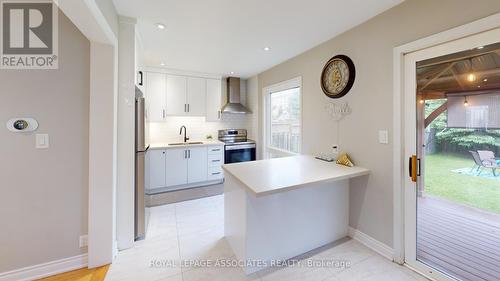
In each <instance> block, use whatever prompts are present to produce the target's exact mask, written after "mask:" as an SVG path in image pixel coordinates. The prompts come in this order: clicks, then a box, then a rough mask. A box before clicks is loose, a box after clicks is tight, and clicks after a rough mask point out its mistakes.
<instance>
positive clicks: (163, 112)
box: [162, 109, 165, 119]
mask: <svg viewBox="0 0 500 281" xmlns="http://www.w3.org/2000/svg"><path fill="white" fill-rule="evenodd" d="M162 114H163V119H165V109H163V110H162Z"/></svg>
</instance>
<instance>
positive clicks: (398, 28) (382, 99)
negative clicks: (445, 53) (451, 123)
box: [258, 0, 500, 246]
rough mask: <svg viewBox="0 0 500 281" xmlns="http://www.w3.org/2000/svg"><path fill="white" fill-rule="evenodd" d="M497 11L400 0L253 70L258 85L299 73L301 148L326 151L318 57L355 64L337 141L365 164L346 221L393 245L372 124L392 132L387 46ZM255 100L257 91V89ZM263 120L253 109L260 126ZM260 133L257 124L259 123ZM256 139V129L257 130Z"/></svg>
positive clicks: (488, 2)
mask: <svg viewBox="0 0 500 281" xmlns="http://www.w3.org/2000/svg"><path fill="white" fill-rule="evenodd" d="M498 12H500V2H499V1H496V0H479V1H466V0H440V1H434V0H407V1H405V2H403V3H402V4H400V5H398V6H396V7H394V8H392V9H390V10H388V11H386V12H385V13H382V14H380V15H378V16H376V17H374V18H373V19H371V20H369V21H367V22H365V23H363V24H361V25H359V26H357V27H355V28H353V29H351V30H349V31H347V32H345V33H343V34H341V35H339V36H337V37H335V38H333V39H331V40H329V41H327V42H325V43H323V44H321V45H319V46H317V47H315V48H313V49H311V50H309V51H307V52H305V53H303V54H301V55H299V56H297V57H295V58H292V59H290V60H289V61H286V62H284V63H282V64H280V65H277V66H275V67H273V68H271V69H269V70H267V71H265V72H263V73H260V74H259V75H258V80H259V82H258V83H259V90H260V91H262V88H263V87H265V86H269V85H272V84H275V83H278V82H281V81H285V80H288V79H291V78H294V77H297V76H302V83H303V89H302V95H303V96H302V98H303V115H302V116H303V152H304V153H318V152H320V151H325V152H328V151H331V146H332V144H334V142H335V140H336V138H337V136H336V133H335V131H336V130H335V123H334V121H332V120H331V119H329V118H328V115H327V114H326V112H325V110H324V105H325V103H327V102H330V101H332V100H331V99H329V98H328V97H326V96H325V95H324V94H323V92H322V90H321V87H320V83H319V81H320V75H321V71H322V68H323V66H324V64H325V63H326V62H327V61H328V60H329V59H330V58H331V57H333V56H334V55H337V54H345V55H348V56H349V57H351V58H352V59H353V61H354V64H355V65H356V81H355V83H354V86H353V88H352V89H351V91H350V92H349V94H347V95H346V96H345V97H343V98H341V99H339V100H334V101H347V102H349V104H350V106H351V108H352V114H351V115H349V116H347V117H346V118H345V119H344V120H343V121H341V123H340V136H339V140H340V148H341V150H343V151H346V152H348V153H349V154H350V155H351V156H352V158H353V160H354V162H355V163H356V164H358V165H360V166H364V167H366V168H369V169H370V170H371V174H370V176H369V177H368V180H367V181H366V180H365V179H358V180H353V181H352V182H351V183H352V184H351V188H350V212H349V213H350V226H351V227H353V228H355V229H358V230H360V231H362V232H364V233H366V234H368V235H370V236H371V237H373V238H375V239H377V240H379V241H381V242H383V243H385V244H387V245H389V246H391V245H392V244H393V188H392V178H393V176H392V175H393V166H392V159H393V151H392V146H391V145H383V144H379V143H378V140H377V134H378V130H382V129H383V130H388V131H389V135H390V136H391V135H392V131H391V129H392V120H393V93H392V85H393V81H392V73H393V70H392V66H393V61H392V60H393V49H394V48H395V47H397V46H400V45H402V44H405V43H408V42H411V41H415V40H417V39H419V38H422V37H426V36H429V35H432V34H435V33H438V32H441V31H444V30H447V29H450V28H453V27H455V26H459V25H462V24H465V23H468V22H471V21H474V20H477V19H480V18H483V17H486V16H488V15H491V14H495V13H498ZM259 104H260V105H262V95H259ZM262 119H263V112H262V109H260V110H259V126H260V124H261V122H262ZM259 132H262V128H260V129H259ZM260 138H261V136H260Z"/></svg>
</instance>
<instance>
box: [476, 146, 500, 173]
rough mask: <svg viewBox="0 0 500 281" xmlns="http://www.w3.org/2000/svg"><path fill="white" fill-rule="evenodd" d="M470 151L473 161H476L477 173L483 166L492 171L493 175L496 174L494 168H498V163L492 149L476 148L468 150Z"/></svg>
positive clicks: (499, 166)
mask: <svg viewBox="0 0 500 281" xmlns="http://www.w3.org/2000/svg"><path fill="white" fill-rule="evenodd" d="M470 153H471V154H472V157H473V158H474V162H476V165H478V168H477V170H478V171H479V174H480V173H481V168H482V167H484V168H490V169H491V170H492V171H493V176H495V177H496V176H497V175H496V169H499V168H500V165H499V164H498V163H497V160H496V159H495V153H493V151H489V150H478V151H477V152H475V151H470ZM476 158H477V159H476ZM478 160H479V161H478Z"/></svg>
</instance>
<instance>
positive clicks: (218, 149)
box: [212, 148, 220, 151]
mask: <svg viewBox="0 0 500 281" xmlns="http://www.w3.org/2000/svg"><path fill="white" fill-rule="evenodd" d="M212 151H220V148H217V149H212Z"/></svg>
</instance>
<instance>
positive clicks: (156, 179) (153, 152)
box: [146, 149, 166, 189]
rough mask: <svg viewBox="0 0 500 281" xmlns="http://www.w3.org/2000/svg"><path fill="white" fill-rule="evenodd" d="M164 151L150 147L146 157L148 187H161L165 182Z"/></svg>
mask: <svg viewBox="0 0 500 281" xmlns="http://www.w3.org/2000/svg"><path fill="white" fill-rule="evenodd" d="M165 153H166V150H163V149H162V150H157V149H150V150H148V152H147V154H148V156H147V159H149V165H148V168H149V187H146V188H148V189H156V188H162V187H165V186H166V182H165V164H166V163H165Z"/></svg>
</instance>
